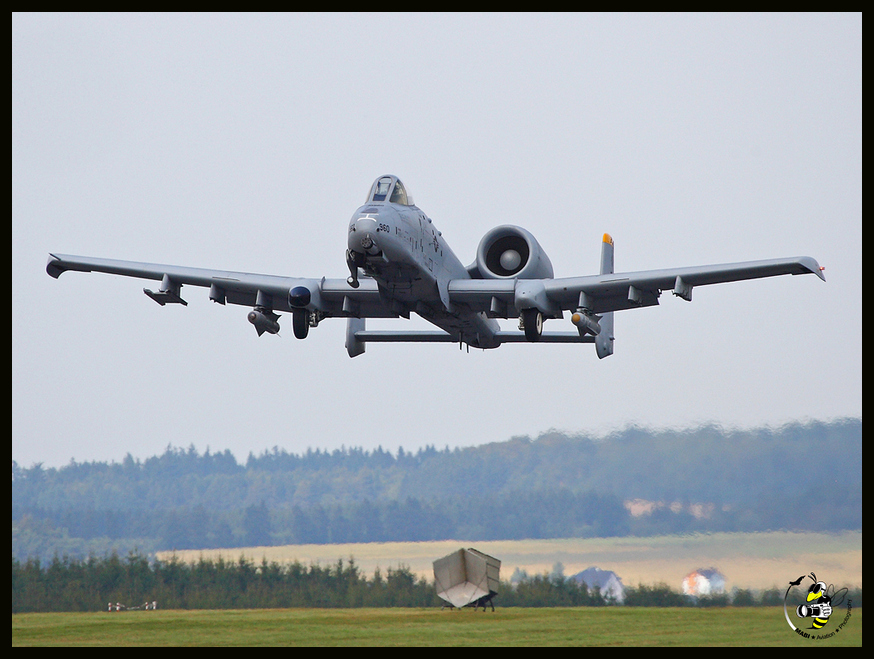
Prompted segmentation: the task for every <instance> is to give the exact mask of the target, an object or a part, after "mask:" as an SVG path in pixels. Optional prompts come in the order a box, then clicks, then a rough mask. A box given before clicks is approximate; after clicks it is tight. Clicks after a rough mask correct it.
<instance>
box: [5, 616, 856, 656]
mask: <svg viewBox="0 0 874 659" xmlns="http://www.w3.org/2000/svg"><path fill="white" fill-rule="evenodd" d="M836 624H837V623H836ZM811 644H815V646H816V647H818V648H821V647H823V646H861V645H862V609H854V610H853V611H852V614H851V617H850V619H849V620H848V621H847V624H846V625H845V626H844V627H843V629H841V631H840V632H838V633H837V634H835V635H834V636H833V637H832V638H828V639H825V640H820V641H813V640H810V639H803V638H800V637H799V636H797V635H796V634H795V633H793V632H792V630H791V629H790V628H789V626H788V625H787V624H786V620H785V619H784V618H783V608H782V607H765V608H710V609H692V608H690V609H686V608H682V609H670V608H666V609H654V608H624V607H608V608H590V607H589V608H557V609H498V610H497V611H496V612H495V613H492V612H488V613H483V612H482V611H478V612H477V611H473V610H471V609H464V610H461V611H458V610H456V611H449V610H445V611H441V610H440V609H437V608H434V609H289V610H247V611H242V610H230V611H135V612H128V613H105V612H101V613H27V614H16V615H13V616H12V645H13V646H32V645H63V646H75V645H89V646H167V645H171V646H175V645H191V646H201V645H202V646H254V645H262V646H284V645H285V646H287V645H298V646H300V645H304V646H326V645H355V646H364V645H397V646H412V645H420V646H438V645H459V646H461V645H472V646H522V645H533V646H543V645H555V646H557V645H568V646H575V645H647V646H649V645H664V646H672V645H673V646H678V645H679V646H689V645H695V646H702V645H733V646H750V645H752V646H756V645H769V646H789V647H792V646H800V647H810V645H811Z"/></svg>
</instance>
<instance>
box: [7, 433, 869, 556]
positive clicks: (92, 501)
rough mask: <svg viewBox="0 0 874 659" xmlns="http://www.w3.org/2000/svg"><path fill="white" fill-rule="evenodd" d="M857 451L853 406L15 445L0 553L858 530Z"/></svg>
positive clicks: (69, 553) (102, 553) (61, 553)
mask: <svg viewBox="0 0 874 659" xmlns="http://www.w3.org/2000/svg"><path fill="white" fill-rule="evenodd" d="M110 440H111V438H107V441H110ZM861 465H862V421H861V419H842V420H836V421H830V422H809V423H795V424H788V425H784V426H781V427H779V428H753V429H733V428H722V427H719V426H703V427H699V428H694V429H686V430H651V429H646V428H640V427H628V428H625V429H623V430H620V431H616V432H613V433H612V434H610V435H608V436H606V437H590V436H587V435H571V434H567V433H562V432H558V431H551V432H547V433H544V434H542V435H540V436H539V437H537V438H534V439H532V438H530V437H514V438H512V439H510V440H508V441H505V442H498V443H493V444H486V445H481V446H475V447H470V448H463V449H462V448H455V449H449V448H444V449H442V450H440V449H437V448H435V447H434V446H428V447H425V448H422V449H419V450H418V451H416V452H410V451H404V450H403V449H399V450H398V452H397V453H391V452H388V451H384V450H382V449H376V450H373V451H365V450H363V449H360V448H343V449H338V450H334V451H330V452H328V451H323V450H320V449H318V448H316V449H309V450H307V451H306V452H305V453H302V454H295V453H289V452H287V451H285V450H284V449H282V448H280V447H279V446H278V445H277V446H274V447H272V448H271V449H268V450H264V451H263V452H262V453H260V454H258V455H256V454H254V453H252V454H250V455H249V456H248V458H247V459H246V461H245V462H240V461H238V460H237V459H236V458H235V457H234V456H233V455H232V454H231V453H230V452H229V451H223V452H212V451H210V450H209V449H206V451H205V452H203V453H200V452H198V451H197V450H196V449H195V448H194V447H193V446H191V447H189V448H187V449H183V448H179V447H173V446H168V447H167V448H166V450H165V451H164V453H163V454H161V455H158V456H154V457H150V458H147V459H145V460H139V459H135V458H133V457H132V456H130V455H128V456H126V457H125V458H124V460H122V461H121V462H120V463H116V462H112V463H104V462H71V463H70V464H68V465H65V466H63V467H61V468H44V467H43V465H41V464H35V465H31V466H29V467H24V466H21V465H18V464H16V463H15V462H13V463H12V557H13V561H18V562H19V565H20V566H24V565H26V564H27V562H28V561H29V560H41V561H42V562H43V564H47V563H48V562H50V561H51V560H53V559H54V558H56V557H69V558H70V559H83V560H84V559H85V558H86V557H89V556H91V557H94V556H97V557H101V556H106V555H108V554H110V553H111V552H112V551H116V552H120V553H121V554H122V555H124V554H126V553H128V552H131V551H136V552H144V553H146V554H149V553H152V552H155V551H159V550H169V549H206V548H233V547H241V546H252V545H279V544H301V543H341V542H385V541H405V540H407V541H416V540H439V539H449V538H469V539H471V540H474V539H477V540H497V539H508V540H510V539H524V538H559V537H608V536H622V535H656V534H670V533H685V532H696V531H698V532H708V531H709V532H716V531H765V530H778V529H786V530H807V531H820V532H821V531H838V530H845V529H852V530H858V529H861V527H862V467H861ZM635 501H643V502H648V504H649V505H648V508H646V510H645V512H643V513H641V512H640V511H639V510H636V509H635V507H634V506H633V505H631V502H635Z"/></svg>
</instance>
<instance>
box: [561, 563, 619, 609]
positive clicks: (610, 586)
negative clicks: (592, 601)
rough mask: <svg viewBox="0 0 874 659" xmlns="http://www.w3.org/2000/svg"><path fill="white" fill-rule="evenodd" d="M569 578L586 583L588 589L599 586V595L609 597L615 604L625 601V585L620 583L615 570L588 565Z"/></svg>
mask: <svg viewBox="0 0 874 659" xmlns="http://www.w3.org/2000/svg"><path fill="white" fill-rule="evenodd" d="M571 579H574V580H575V581H577V582H578V583H584V584H586V586H588V587H589V591H592V590H594V589H595V588H596V587H597V588H600V589H601V595H603V596H604V597H611V598H612V599H614V600H615V601H616V603H617V604H622V602H624V601H625V586H623V585H622V579H620V578H619V576H618V575H617V574H616V573H615V572H611V571H610V570H602V569H601V568H599V567H590V568H587V569H585V570H583V571H582V572H578V573H577V574H575V575H574V576H572V577H571Z"/></svg>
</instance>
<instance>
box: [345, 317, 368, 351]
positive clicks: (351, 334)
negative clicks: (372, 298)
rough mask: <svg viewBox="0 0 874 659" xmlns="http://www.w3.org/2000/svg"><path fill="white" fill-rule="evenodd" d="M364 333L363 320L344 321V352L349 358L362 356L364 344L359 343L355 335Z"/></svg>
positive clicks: (350, 318)
mask: <svg viewBox="0 0 874 659" xmlns="http://www.w3.org/2000/svg"><path fill="white" fill-rule="evenodd" d="M363 331H364V318H352V317H349V318H347V319H346V352H348V353H349V356H350V357H357V356H358V355H362V354H364V342H363V341H359V340H358V339H357V338H356V336H355V333H356V332H363Z"/></svg>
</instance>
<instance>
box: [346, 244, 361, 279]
mask: <svg viewBox="0 0 874 659" xmlns="http://www.w3.org/2000/svg"><path fill="white" fill-rule="evenodd" d="M364 258H365V257H364V254H361V253H359V252H354V251H352V250H351V249H347V250H346V266H347V267H348V268H349V273H350V276H349V277H348V278H347V279H346V282H347V283H348V284H349V285H350V286H351V287H352V288H358V286H359V283H358V268H360V267H363V266H364Z"/></svg>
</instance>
